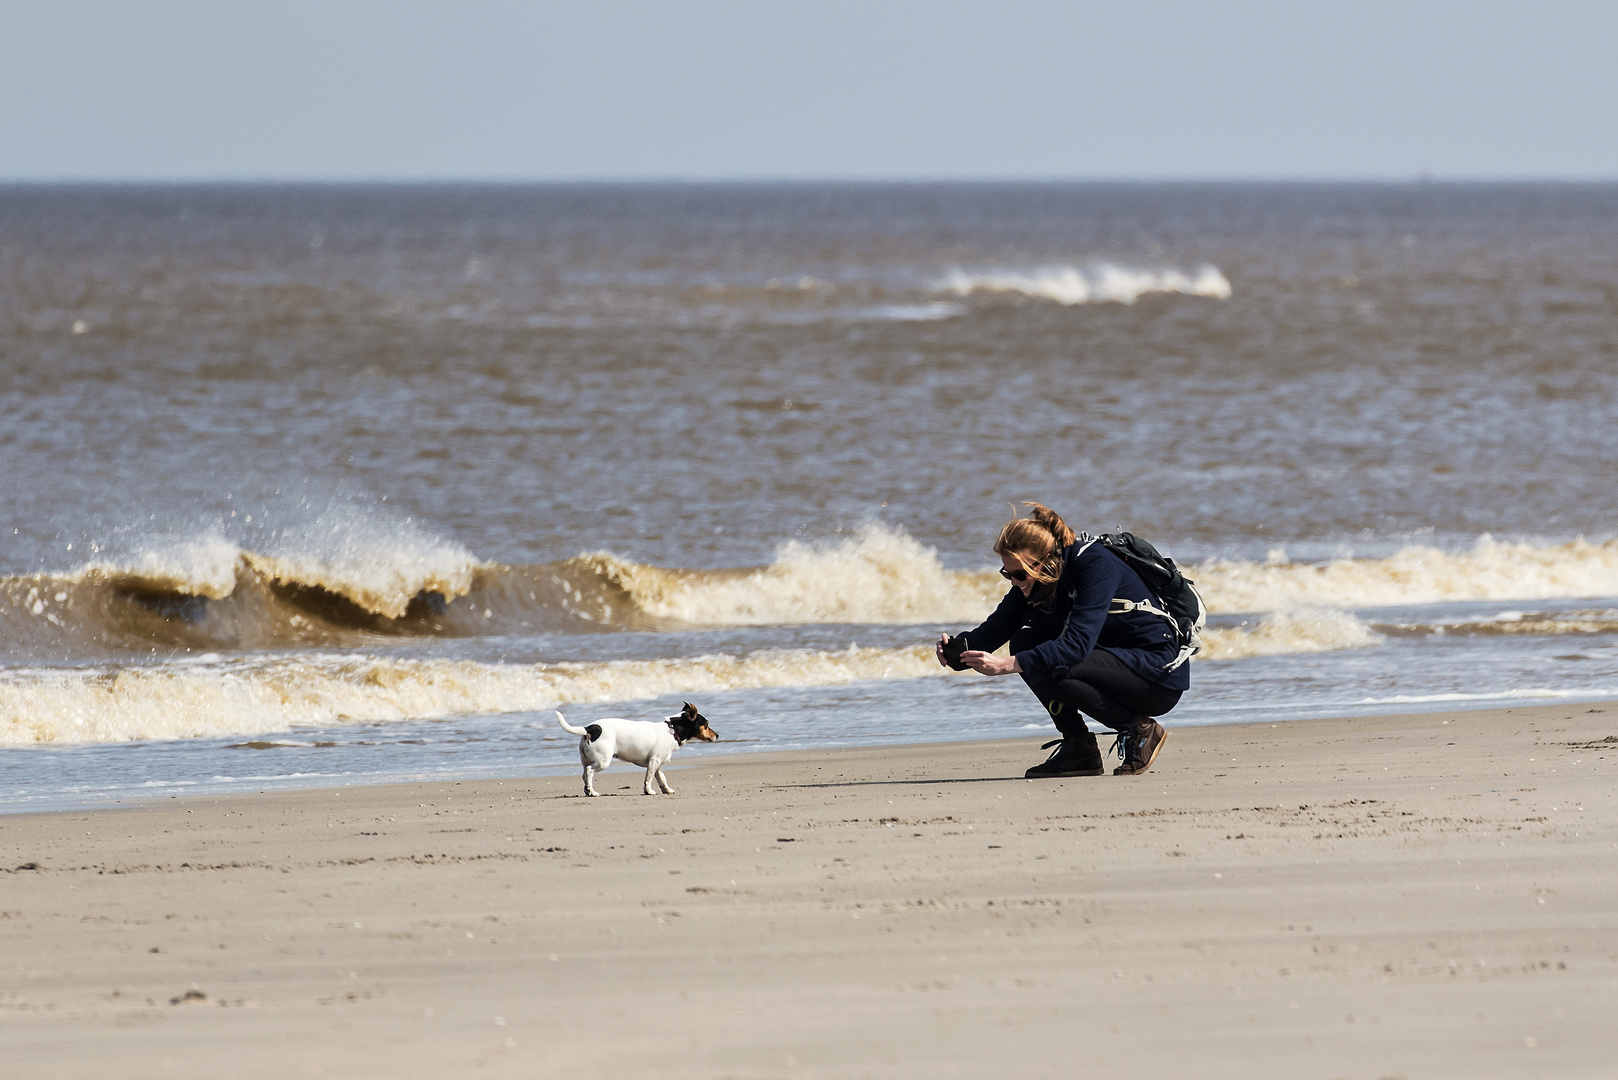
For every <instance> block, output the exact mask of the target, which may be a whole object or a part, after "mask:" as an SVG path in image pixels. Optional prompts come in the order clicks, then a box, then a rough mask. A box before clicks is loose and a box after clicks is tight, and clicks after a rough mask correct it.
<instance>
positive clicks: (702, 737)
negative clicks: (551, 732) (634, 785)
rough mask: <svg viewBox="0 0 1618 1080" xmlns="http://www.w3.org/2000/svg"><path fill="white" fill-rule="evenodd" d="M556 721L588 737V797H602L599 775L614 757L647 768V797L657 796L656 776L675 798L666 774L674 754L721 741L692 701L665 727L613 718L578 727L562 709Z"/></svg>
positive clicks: (582, 750) (584, 744) (584, 743)
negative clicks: (665, 766) (683, 748)
mask: <svg viewBox="0 0 1618 1080" xmlns="http://www.w3.org/2000/svg"><path fill="white" fill-rule="evenodd" d="M556 719H557V720H558V721H560V722H561V725H562V730H563V731H566V732H568V733H570V734H573V735H582V736H584V738H582V739H580V740H579V760H580V761H582V762H583V763H584V793H585V794H586V795H597V794H599V792H597V791H596V785H595V774H596V773H598V772H600V771H601V770H602V769H605V768H606V767H607V766H608V765H610V764H612V759H613V758H619V759H621V760H623V761H627V762H629V763H630V764H631V765H643V766H645V767H646V782H645V783H644V784H643V785H642V791H643V793H644V794H647V795H656V794H657V792H656V791H653V790H652V778H653V777H656V778H657V786H658V787H660V788H662V789H663V794H665V795H672V794H674V789H673V788H671V787H669V781H668V777H666V776H664V775H663V764H664V762H666V761H668V759H669V758H671V757H673V756H674V751H676V750H678V749H679V748H680V747H681V746H684V745H685V744H686V743H688V742H690V741H692V740H693V739H695V740H696V741H698V742H714V741H716V740H718V738H719V736H718V735H715V734H714V732H713V728H711V727H709V726H708V721H707V720H706V719H705V718H704V717H703V715H702V714H701V713H699V712H697V707H696V706H695V705H693V704H691V703H690V702H689V701H688V702H686V703H685V708H683V709H681V710H680V715H678V716H671V717H669V718H668V719H667V720H665V721H663V722H662V723H661V724H657V723H653V722H651V721H649V720H621V719H619V718H618V717H616V716H609V717H607V718H606V719H603V720H597V721H596V722H595V723H593V724H586V725H585V726H584V727H581V728H576V727H574V726H573V725H572V724H570V723H568V722H567V718H566V717H564V716H563V715H562V711H561V710H560V709H558V710H557V711H556Z"/></svg>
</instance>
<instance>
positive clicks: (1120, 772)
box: [1112, 728, 1169, 776]
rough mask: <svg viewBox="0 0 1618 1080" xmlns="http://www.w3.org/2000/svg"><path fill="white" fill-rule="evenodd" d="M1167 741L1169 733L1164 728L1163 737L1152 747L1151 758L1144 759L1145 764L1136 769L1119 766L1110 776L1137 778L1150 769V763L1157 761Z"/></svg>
mask: <svg viewBox="0 0 1618 1080" xmlns="http://www.w3.org/2000/svg"><path fill="white" fill-rule="evenodd" d="M1168 741H1169V732H1168V729H1167V728H1164V729H1163V737H1162V738H1161V739H1159V740H1157V745H1156V746H1154V747H1152V756H1151V757H1149V758H1147V759H1146V764H1144V765H1142V766H1141V767H1140V768H1138V769H1131V768H1130V767H1129V766H1127V765H1120V766H1118V767H1117V768H1116V769H1114V770H1112V775H1114V776H1139V775H1140V774H1141V773H1143V772H1145V771H1146V770H1147V769H1150V768H1151V767H1152V763H1153V762H1155V761H1156V760H1157V755H1159V754H1161V753H1162V752H1163V744H1164V743H1166V742H1168Z"/></svg>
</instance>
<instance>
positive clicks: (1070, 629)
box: [1017, 552, 1124, 684]
mask: <svg viewBox="0 0 1618 1080" xmlns="http://www.w3.org/2000/svg"><path fill="white" fill-rule="evenodd" d="M1097 554H1098V555H1101V557H1099V558H1089V559H1085V560H1084V562H1083V563H1082V564H1081V565H1079V566H1078V567H1076V568H1075V570H1076V572H1075V575H1074V580H1073V581H1071V582H1067V581H1063V582H1060V583H1059V584H1058V585H1057V588H1060V589H1074V590H1075V592H1076V595H1075V596H1074V599H1073V607H1072V608H1071V609H1070V610H1069V611H1068V615H1067V622H1066V623H1065V624H1064V625H1063V626H1062V632H1061V633H1060V634H1058V635H1057V636H1056V637H1054V638H1052V639H1051V640H1049V641H1042V642H1040V643H1039V644H1038V645H1035V646H1034V647H1033V648H1031V649H1027V650H1024V651H1023V652H1020V653H1018V654H1017V663H1018V665H1019V666H1020V667H1021V668H1022V670H1023V673H1024V674H1026V675H1027V676H1028V681H1029V682H1030V683H1036V684H1037V683H1042V682H1047V681H1049V680H1050V679H1051V678H1053V677H1055V675H1056V674H1057V669H1059V668H1060V669H1063V670H1065V669H1067V668H1070V667H1073V666H1074V665H1075V664H1078V663H1080V662H1081V661H1083V659H1084V658H1085V657H1086V656H1089V655H1090V650H1091V649H1094V648H1095V645H1096V639H1097V638H1099V637H1100V636H1101V624H1102V623H1104V622H1106V621H1107V612H1108V610H1109V609H1111V607H1112V598H1113V597H1114V596H1117V595H1118V585H1119V582H1120V579H1121V578H1122V577H1123V565H1124V564H1123V563H1122V562H1120V561H1119V560H1117V559H1114V558H1112V557H1110V556H1106V555H1105V554H1103V553H1100V552H1098V553H1097Z"/></svg>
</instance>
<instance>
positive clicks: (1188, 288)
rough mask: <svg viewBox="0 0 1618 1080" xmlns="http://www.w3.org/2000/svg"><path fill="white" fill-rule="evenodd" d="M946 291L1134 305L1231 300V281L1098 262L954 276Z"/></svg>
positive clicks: (1211, 269) (1215, 274)
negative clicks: (1176, 296) (1159, 299)
mask: <svg viewBox="0 0 1618 1080" xmlns="http://www.w3.org/2000/svg"><path fill="white" fill-rule="evenodd" d="M941 287H942V288H944V289H947V290H949V291H951V292H954V293H956V294H957V295H959V296H969V295H971V294H972V293H975V292H990V293H1020V294H1022V295H1024V296H1032V297H1036V298H1039V299H1042V300H1054V301H1056V302H1057V303H1058V304H1066V305H1074V304H1099V303H1114V304H1133V303H1134V302H1135V301H1136V300H1138V299H1140V298H1141V297H1142V296H1145V295H1146V294H1148V293H1182V294H1184V295H1186V296H1207V297H1212V298H1214V299H1217V300H1228V299H1229V298H1230V281H1229V280H1228V279H1226V277H1225V275H1224V274H1222V273H1220V272H1219V268H1218V267H1216V266H1203V267H1201V268H1199V269H1198V270H1197V271H1196V272H1195V273H1190V274H1188V273H1186V272H1184V271H1181V270H1140V269H1134V268H1131V267H1125V266H1117V265H1115V264H1113V263H1097V264H1095V265H1093V266H1089V267H1076V266H1047V267H1041V268H1040V269H1037V270H1030V271H1021V272H1019V271H989V272H981V273H967V272H966V271H963V270H954V271H951V272H950V274H949V276H948V277H947V278H946V279H945V280H944V281H943V283H942V285H941Z"/></svg>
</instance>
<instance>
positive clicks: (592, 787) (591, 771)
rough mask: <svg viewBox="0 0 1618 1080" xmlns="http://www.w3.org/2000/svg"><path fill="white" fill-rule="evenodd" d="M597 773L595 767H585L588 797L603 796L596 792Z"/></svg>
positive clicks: (585, 784) (585, 788)
mask: <svg viewBox="0 0 1618 1080" xmlns="http://www.w3.org/2000/svg"><path fill="white" fill-rule="evenodd" d="M595 771H596V770H595V766H594V765H586V766H585V767H584V793H585V794H586V795H590V796H595V795H599V794H601V793H600V792H599V791H597V790H596V784H595Z"/></svg>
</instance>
